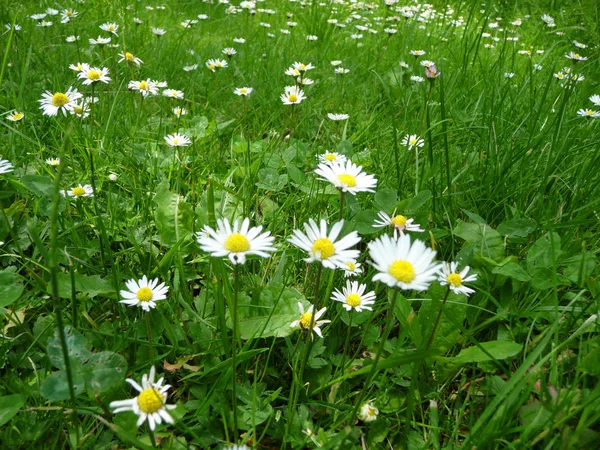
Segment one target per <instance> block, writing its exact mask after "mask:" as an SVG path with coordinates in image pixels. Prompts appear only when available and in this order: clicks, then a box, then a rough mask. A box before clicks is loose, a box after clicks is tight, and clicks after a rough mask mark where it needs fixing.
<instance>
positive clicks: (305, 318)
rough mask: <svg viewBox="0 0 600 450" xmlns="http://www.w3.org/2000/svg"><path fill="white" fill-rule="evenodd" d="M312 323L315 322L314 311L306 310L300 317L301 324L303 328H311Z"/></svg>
mask: <svg viewBox="0 0 600 450" xmlns="http://www.w3.org/2000/svg"><path fill="white" fill-rule="evenodd" d="M312 323H313V315H312V313H309V312H305V313H304V314H302V316H301V317H300V326H301V327H302V328H310V326H311V325H312Z"/></svg>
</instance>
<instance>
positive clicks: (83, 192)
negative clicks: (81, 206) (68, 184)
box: [62, 184, 94, 198]
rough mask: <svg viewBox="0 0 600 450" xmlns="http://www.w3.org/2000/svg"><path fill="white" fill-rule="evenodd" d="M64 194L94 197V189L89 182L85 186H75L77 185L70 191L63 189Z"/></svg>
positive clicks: (75, 196) (77, 196)
mask: <svg viewBox="0 0 600 450" xmlns="http://www.w3.org/2000/svg"><path fill="white" fill-rule="evenodd" d="M62 194H63V195H66V196H68V197H73V198H80V197H93V196H94V190H93V189H92V186H91V185H89V184H86V185H83V186H82V185H81V184H80V185H78V186H75V187H73V188H71V189H69V190H68V191H63V192H62Z"/></svg>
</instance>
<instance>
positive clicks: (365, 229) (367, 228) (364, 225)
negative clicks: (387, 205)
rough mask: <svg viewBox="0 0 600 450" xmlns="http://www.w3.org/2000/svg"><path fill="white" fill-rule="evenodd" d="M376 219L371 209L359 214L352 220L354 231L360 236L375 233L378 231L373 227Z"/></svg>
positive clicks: (375, 213)
mask: <svg viewBox="0 0 600 450" xmlns="http://www.w3.org/2000/svg"><path fill="white" fill-rule="evenodd" d="M376 219H377V212H376V211H374V210H372V209H367V210H365V211H361V212H359V213H358V214H357V215H356V216H355V217H354V219H353V221H354V224H355V230H356V231H358V232H359V233H360V234H373V233H377V232H378V231H379V230H380V229H379V228H375V227H374V226H373V224H374V223H375V220H376Z"/></svg>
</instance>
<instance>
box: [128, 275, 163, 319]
mask: <svg viewBox="0 0 600 450" xmlns="http://www.w3.org/2000/svg"><path fill="white" fill-rule="evenodd" d="M158 281H159V280H158V278H155V279H154V280H148V278H147V277H146V275H144V276H143V277H142V279H141V280H138V281H135V280H134V279H131V280H129V281H127V282H126V283H125V286H127V289H128V290H127V291H125V290H122V291H121V297H123V300H121V301H120V302H119V303H123V304H125V305H127V306H139V307H140V308H142V309H143V310H144V311H150V309H152V308H156V302H157V301H159V300H164V299H166V298H167V293H168V292H169V287H168V286H166V285H165V283H160V284H158Z"/></svg>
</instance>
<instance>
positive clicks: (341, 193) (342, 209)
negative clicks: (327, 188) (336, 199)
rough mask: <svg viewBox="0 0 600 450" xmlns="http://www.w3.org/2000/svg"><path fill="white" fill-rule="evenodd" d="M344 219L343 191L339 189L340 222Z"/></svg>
mask: <svg viewBox="0 0 600 450" xmlns="http://www.w3.org/2000/svg"><path fill="white" fill-rule="evenodd" d="M343 218H344V191H343V190H341V189H340V220H342V219H343Z"/></svg>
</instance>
